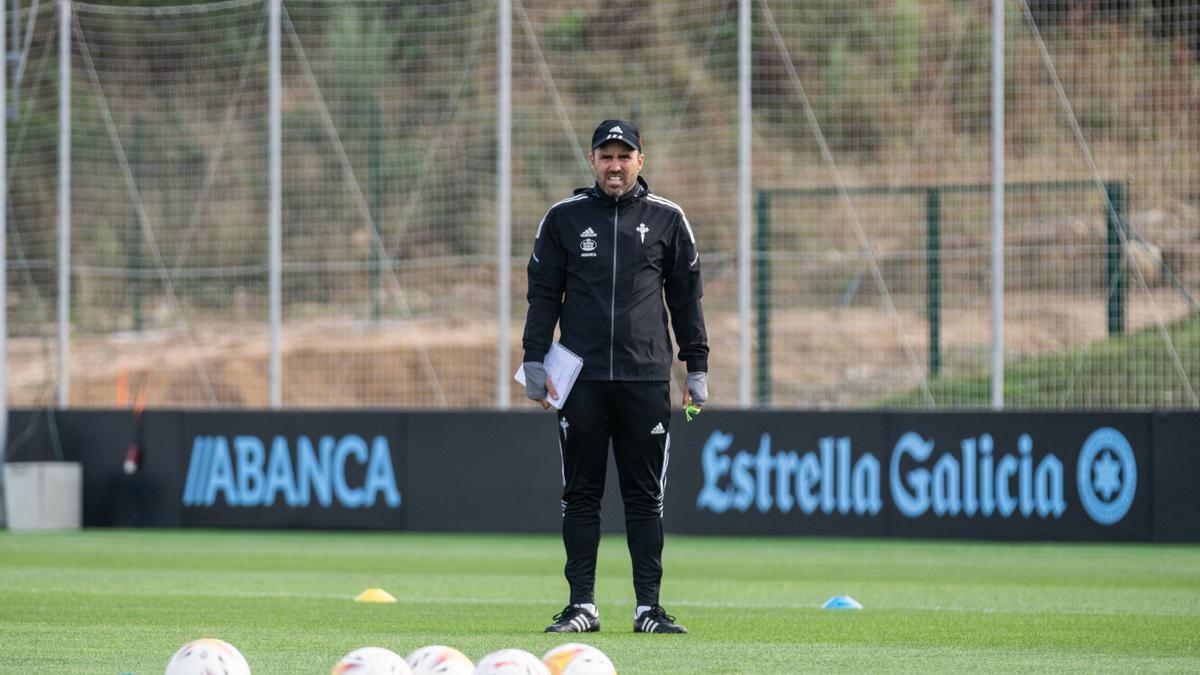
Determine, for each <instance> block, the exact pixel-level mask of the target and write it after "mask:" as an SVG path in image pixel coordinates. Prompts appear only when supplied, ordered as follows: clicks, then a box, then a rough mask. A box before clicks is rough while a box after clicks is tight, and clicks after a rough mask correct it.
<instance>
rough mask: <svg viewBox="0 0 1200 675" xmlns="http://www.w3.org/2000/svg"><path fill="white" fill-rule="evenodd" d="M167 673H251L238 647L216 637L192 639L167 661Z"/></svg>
mask: <svg viewBox="0 0 1200 675" xmlns="http://www.w3.org/2000/svg"><path fill="white" fill-rule="evenodd" d="M165 675H250V665H249V664H248V663H246V657H244V656H242V653H241V652H239V651H238V650H237V647H234V646H233V645H231V644H229V643H228V642H225V641H224V640H218V639H216V638H201V639H199V640H192V641H191V642H189V643H187V644H185V645H184V646H182V647H180V648H179V651H177V652H175V655H174V656H172V657H171V660H170V661H168V662H167V670H166V673H165Z"/></svg>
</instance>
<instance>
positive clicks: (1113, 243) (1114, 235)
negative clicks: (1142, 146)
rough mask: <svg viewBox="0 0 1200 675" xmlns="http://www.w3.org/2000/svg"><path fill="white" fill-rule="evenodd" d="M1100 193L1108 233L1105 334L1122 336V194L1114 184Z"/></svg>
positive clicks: (1123, 329)
mask: <svg viewBox="0 0 1200 675" xmlns="http://www.w3.org/2000/svg"><path fill="white" fill-rule="evenodd" d="M1104 193H1105V197H1106V198H1107V201H1106V202H1105V209H1104V225H1105V230H1106V231H1107V232H1108V252H1107V255H1106V256H1105V259H1106V262H1107V265H1106V272H1107V275H1106V276H1105V289H1106V297H1107V298H1108V303H1107V305H1108V334H1109V335H1120V334H1122V333H1124V332H1125V286H1126V274H1127V272H1126V270H1125V246H1124V242H1123V239H1124V238H1125V237H1124V235H1125V232H1124V228H1125V192H1124V186H1123V185H1121V183H1118V182H1115V181H1114V182H1111V183H1106V184H1105V185H1104Z"/></svg>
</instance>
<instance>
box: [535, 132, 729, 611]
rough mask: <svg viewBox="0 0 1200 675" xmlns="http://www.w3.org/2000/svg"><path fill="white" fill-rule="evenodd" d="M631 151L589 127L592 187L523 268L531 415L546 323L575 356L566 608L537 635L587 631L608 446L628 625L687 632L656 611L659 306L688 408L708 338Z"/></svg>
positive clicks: (563, 441)
mask: <svg viewBox="0 0 1200 675" xmlns="http://www.w3.org/2000/svg"><path fill="white" fill-rule="evenodd" d="M641 149H642V144H641V137H640V133H639V131H638V129H637V127H636V126H634V125H633V124H632V123H630V122H627V121H624V120H605V121H604V122H602V123H601V124H600V126H599V127H597V128H596V131H595V133H594V134H593V135H592V152H591V154H590V156H589V160H590V162H591V166H592V170H593V172H594V173H595V175H596V183H595V185H593V186H592V187H589V188H581V189H578V190H576V191H575V194H574V195H573V196H571V197H568V198H567V199H564V200H562V201H561V202H558V203H557V204H555V205H554V206H552V207H550V210H549V211H548V212H547V213H546V215H545V217H544V218H542V222H541V223H539V225H538V229H537V234H536V235H535V240H534V245H533V255H532V256H531V257H530V259H529V267H528V275H529V293H528V298H529V313H528V315H527V317H526V320H525V335H524V339H523V348H524V350H525V355H524V358H523V362H524V364H523V368H524V371H525V373H524V374H525V381H526V394H527V395H528V397H529V398H531V399H533V400H537V401H540V402H541V403H542V406H543V407H547V406H548V404H547V402H546V398H547V395H548V394H549V395H550V396H552V397H554V398H556V399H557V392H556V391H555V389H554V383H553V382H551V381H549V378H547V377H546V372H545V369H544V367H543V364H542V361H543V359H544V357H545V355H546V352H547V350H548V349H549V348H550V344H551V341H552V339H553V337H554V328H555V324H557V325H558V327H559V330H560V342H561V343H562V345H563V346H564V347H566V348H567V349H569V350H570V351H572V352H574V353H575V354H577V355H579V356H580V357H582V359H583V369H582V371H581V372H580V374H579V379H578V381H577V382H576V383H575V386H574V388H573V389H572V390H571V392H570V394H569V395H568V397H567V399H566V402H565V403H564V404H563V408H562V409H561V410H560V411H559V413H558V429H559V433H558V440H559V447H560V451H561V454H562V473H563V496H562V508H563V543H564V545H565V547H566V553H567V564H566V569H565V572H566V577H567V582H568V584H569V585H570V588H571V599H570V604H568V605H567V607H566V608H565V609H564V610H563V611H562V612H560V613H559V614H557V615H556V616H555V617H554V620H555V623H553V624H551V625H550V626H549V627H547V628H546V631H547V632H590V631H598V630H600V616H599V613H598V612H597V610H596V606H595V598H594V594H593V593H594V586H595V580H596V551H597V548H598V547H599V544H600V498H601V496H602V495H603V494H604V480H605V470H606V468H607V464H608V446H609V441H610V440H611V442H612V447H613V453H614V457H615V459H616V465H617V474H618V479H619V482H620V487H621V498H622V501H623V502H624V504H625V531H626V537H627V539H628V544H629V553H630V557H631V558H632V560H633V585H634V591H635V592H636V594H637V604H638V606H637V608H636V609H635V610H634V630H635V631H637V632H646V633H685V632H687V631H686V630H685V629H684V627H683V626H681V625H679V624H677V623H675V620H674V617H671V616H670V615H668V614H667V613H666V612H665V611H664V610H663V608H662V607H661V606H660V605H659V604H658V594H659V584H660V582H661V579H662V547H663V529H662V510H663V494H664V490H665V488H666V483H667V465H668V460H669V457H670V448H671V436H670V423H671V402H670V379H671V338H670V334H669V333H668V328H667V321H668V309H669V310H670V322H671V324H672V327H673V328H674V332H675V339H676V341H677V342H678V344H679V359H680V360H681V361H685V362H686V363H687V372H688V375H687V381H686V389H687V391H686V393H685V394H684V397H683V398H684V405H685V406H686V405H688V404H691V405H692V406H693V410H694V409H695V408H696V407H699V406H701V405H703V404H704V403H705V401H706V400H707V398H708V384H707V383H708V338H707V336H706V334H705V329H704V313H703V311H702V309H701V306H700V297H701V295H702V293H701V284H700V254H699V253H698V252H697V250H696V239H695V236H694V234H693V232H692V228H691V225H690V224H689V223H688V220H687V217H686V216H684V214H683V210H682V209H681V208H679V206H677V205H676V204H674V203H672V202H670V201H668V200H666V199H663V198H662V197H659V196H658V195H656V194H654V193H652V192H651V191H650V188H649V186H648V185H647V184H646V182H645V180H643V179H642V178H641V177H640V176H639V175H638V174H639V173H640V171H641V168H642V162H643V158H644V156H643V155H642V153H641ZM664 298H665V301H666V302H665V304H664Z"/></svg>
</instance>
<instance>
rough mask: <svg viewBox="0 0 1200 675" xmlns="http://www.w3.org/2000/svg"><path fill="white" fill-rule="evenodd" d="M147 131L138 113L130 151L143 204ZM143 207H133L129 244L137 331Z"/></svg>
mask: <svg viewBox="0 0 1200 675" xmlns="http://www.w3.org/2000/svg"><path fill="white" fill-rule="evenodd" d="M144 134H145V131H144V130H143V128H142V114H141V113H136V114H135V115H134V116H133V148H132V150H131V152H130V154H131V155H132V157H130V159H131V160H132V164H133V190H134V192H136V193H137V195H138V200H140V201H141V202H142V203H143V204H144V203H145V200H144V199H143V198H142V194H143V193H142V176H143V168H144V162H143V160H142V149H143V146H144V141H145V139H144V138H143V136H144ZM142 227H143V223H142V209H140V208H138V207H137V204H134V209H133V241H132V242H130V246H129V268H130V272H131V273H132V274H133V294H132V295H133V330H134V331H136V332H139V333H140V332H141V331H142Z"/></svg>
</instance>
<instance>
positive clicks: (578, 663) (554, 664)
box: [542, 642, 617, 675]
mask: <svg viewBox="0 0 1200 675" xmlns="http://www.w3.org/2000/svg"><path fill="white" fill-rule="evenodd" d="M542 663H544V664H545V665H546V668H548V669H549V670H550V675H616V673H617V668H616V666H614V665H613V662H612V661H611V660H609V658H608V656H606V655H605V654H604V652H602V651H600V650H599V649H596V648H595V647H593V646H591V645H585V644H583V643H580V642H568V643H567V644H565V645H559V646H557V647H555V648H554V649H551V650H550V651H548V652H546V654H545V655H544V656H542Z"/></svg>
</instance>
